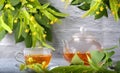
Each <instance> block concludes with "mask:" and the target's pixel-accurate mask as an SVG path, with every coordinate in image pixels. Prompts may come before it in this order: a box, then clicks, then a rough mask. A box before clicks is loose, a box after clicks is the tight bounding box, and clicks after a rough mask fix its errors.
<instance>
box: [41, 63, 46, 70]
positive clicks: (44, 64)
mask: <svg viewBox="0 0 120 73" xmlns="http://www.w3.org/2000/svg"><path fill="white" fill-rule="evenodd" d="M42 68H43V69H44V68H46V62H45V61H43V62H42Z"/></svg>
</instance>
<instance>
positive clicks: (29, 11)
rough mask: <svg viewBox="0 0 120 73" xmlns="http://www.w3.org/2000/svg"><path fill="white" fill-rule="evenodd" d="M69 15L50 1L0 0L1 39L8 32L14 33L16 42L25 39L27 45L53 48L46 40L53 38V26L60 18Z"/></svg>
mask: <svg viewBox="0 0 120 73" xmlns="http://www.w3.org/2000/svg"><path fill="white" fill-rule="evenodd" d="M66 16H68V15H67V14H64V13H61V12H60V11H58V10H57V9H56V8H54V7H53V6H51V5H50V3H45V4H42V3H40V2H39V0H1V1H0V34H1V35H2V36H1V37H0V39H3V38H4V36H5V35H6V33H7V32H8V33H10V34H11V33H14V34H15V41H16V43H18V42H22V41H25V45H26V47H35V46H36V44H37V42H39V45H40V46H45V47H48V48H52V49H53V47H51V46H50V45H48V44H47V43H46V40H48V41H51V40H52V33H51V27H52V25H53V24H55V23H59V22H61V21H60V18H64V17H66Z"/></svg>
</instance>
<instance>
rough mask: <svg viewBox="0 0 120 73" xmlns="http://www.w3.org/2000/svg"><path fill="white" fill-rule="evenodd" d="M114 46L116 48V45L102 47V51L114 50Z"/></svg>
mask: <svg viewBox="0 0 120 73" xmlns="http://www.w3.org/2000/svg"><path fill="white" fill-rule="evenodd" d="M116 48H118V46H117V45H116V46H112V47H111V48H104V49H103V51H110V50H114V49H116Z"/></svg>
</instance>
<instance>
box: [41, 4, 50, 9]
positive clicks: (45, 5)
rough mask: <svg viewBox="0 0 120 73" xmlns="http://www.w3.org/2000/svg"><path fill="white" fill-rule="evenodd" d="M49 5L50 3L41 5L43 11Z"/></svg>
mask: <svg viewBox="0 0 120 73" xmlns="http://www.w3.org/2000/svg"><path fill="white" fill-rule="evenodd" d="M49 5H50V3H46V4H44V5H42V7H43V9H46V8H47V7H48V6H49Z"/></svg>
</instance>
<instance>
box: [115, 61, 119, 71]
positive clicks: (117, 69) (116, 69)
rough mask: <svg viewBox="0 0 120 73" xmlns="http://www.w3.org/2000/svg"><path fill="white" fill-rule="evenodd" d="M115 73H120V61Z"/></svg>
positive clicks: (117, 63)
mask: <svg viewBox="0 0 120 73" xmlns="http://www.w3.org/2000/svg"><path fill="white" fill-rule="evenodd" d="M115 71H117V73H120V61H117V62H116V65H115Z"/></svg>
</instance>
